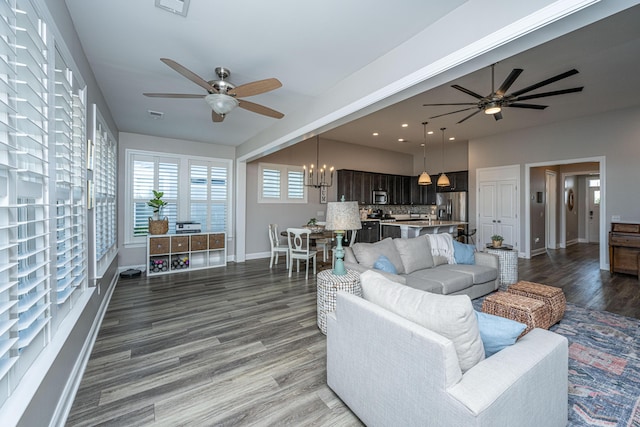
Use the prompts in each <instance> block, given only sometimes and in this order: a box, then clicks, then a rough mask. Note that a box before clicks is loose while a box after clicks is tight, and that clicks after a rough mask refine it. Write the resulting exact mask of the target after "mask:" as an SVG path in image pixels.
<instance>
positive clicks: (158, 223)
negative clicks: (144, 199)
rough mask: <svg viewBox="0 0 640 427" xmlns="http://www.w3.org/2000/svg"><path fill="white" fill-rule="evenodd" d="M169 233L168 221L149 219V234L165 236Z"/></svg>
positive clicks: (165, 219)
mask: <svg viewBox="0 0 640 427" xmlns="http://www.w3.org/2000/svg"><path fill="white" fill-rule="evenodd" d="M168 232H169V219H168V218H167V217H166V216H165V217H164V219H152V218H151V217H149V234H167V233H168Z"/></svg>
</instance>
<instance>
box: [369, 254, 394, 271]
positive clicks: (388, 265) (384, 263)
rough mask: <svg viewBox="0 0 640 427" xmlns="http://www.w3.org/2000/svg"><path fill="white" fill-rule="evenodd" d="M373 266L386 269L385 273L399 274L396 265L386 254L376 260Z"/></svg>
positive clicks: (377, 268) (382, 269)
mask: <svg viewBox="0 0 640 427" xmlns="http://www.w3.org/2000/svg"><path fill="white" fill-rule="evenodd" d="M373 268H375V269H376V270H381V271H384V272H385V273H391V274H398V271H397V270H396V267H395V266H394V265H393V263H392V262H391V261H389V258H387V257H386V256H384V255H380V256H379V257H378V259H377V260H376V262H374V263H373Z"/></svg>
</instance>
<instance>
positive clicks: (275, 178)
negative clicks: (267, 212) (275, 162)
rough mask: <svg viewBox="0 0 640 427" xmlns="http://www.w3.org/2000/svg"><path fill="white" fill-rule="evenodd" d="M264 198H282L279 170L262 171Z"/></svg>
mask: <svg viewBox="0 0 640 427" xmlns="http://www.w3.org/2000/svg"><path fill="white" fill-rule="evenodd" d="M262 198H263V199H279V198H280V171H279V170H278V169H270V168H266V167H265V168H263V169H262Z"/></svg>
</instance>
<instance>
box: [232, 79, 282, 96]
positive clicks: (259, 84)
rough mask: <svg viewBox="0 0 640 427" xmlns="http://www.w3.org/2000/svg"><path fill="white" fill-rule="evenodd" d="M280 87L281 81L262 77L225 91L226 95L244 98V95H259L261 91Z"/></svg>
mask: <svg viewBox="0 0 640 427" xmlns="http://www.w3.org/2000/svg"><path fill="white" fill-rule="evenodd" d="M279 87H282V83H280V80H278V79H273V78H272V79H264V80H258V81H256V82H252V83H247V84H244V85H240V86H238V87H236V88H235V89H231V90H229V91H228V92H227V94H228V95H231V96H235V97H237V98H244V97H245V96H253V95H259V94H261V93H265V92H269V91H272V90H274V89H278V88H279Z"/></svg>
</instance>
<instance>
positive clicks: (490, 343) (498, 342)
mask: <svg viewBox="0 0 640 427" xmlns="http://www.w3.org/2000/svg"><path fill="white" fill-rule="evenodd" d="M476 317H477V318H478V328H479V329H480V338H481V339H482V344H483V345H484V355H485V357H489V356H491V355H492V354H495V353H497V352H499V351H500V350H502V349H503V348H505V347H508V346H510V345H512V344H515V342H516V340H517V339H518V337H519V336H520V334H521V333H522V331H524V330H525V329H526V328H527V325H525V324H524V323H520V322H516V321H515V320H511V319H507V318H505V317H500V316H494V315H493V314H488V313H482V312H479V311H476Z"/></svg>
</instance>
